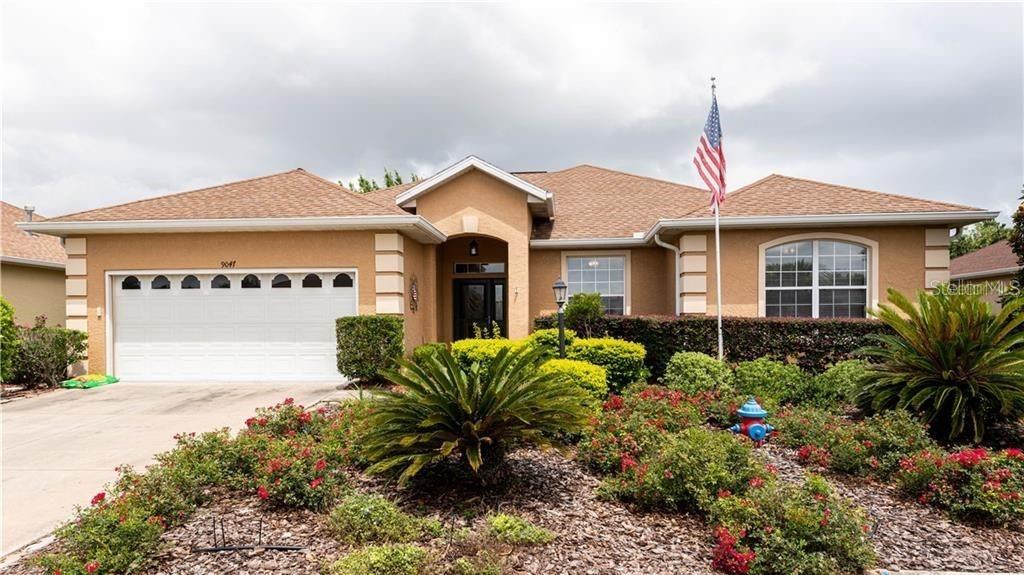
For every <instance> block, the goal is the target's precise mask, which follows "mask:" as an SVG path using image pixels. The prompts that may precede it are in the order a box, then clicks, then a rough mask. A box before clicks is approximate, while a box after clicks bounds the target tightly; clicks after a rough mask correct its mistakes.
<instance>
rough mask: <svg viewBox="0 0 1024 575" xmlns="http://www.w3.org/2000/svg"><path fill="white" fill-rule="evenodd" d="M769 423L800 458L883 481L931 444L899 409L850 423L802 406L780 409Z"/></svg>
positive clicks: (779, 437)
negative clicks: (904, 461)
mask: <svg viewBox="0 0 1024 575" xmlns="http://www.w3.org/2000/svg"><path fill="white" fill-rule="evenodd" d="M773 421H774V423H775V425H776V427H777V428H778V434H777V436H776V441H778V442H779V443H780V444H782V445H786V446H788V447H792V448H794V449H799V451H798V452H797V456H798V457H799V458H800V459H801V460H803V461H804V462H807V463H811V464H815V465H819V466H823V467H829V468H831V469H834V470H836V471H839V472H842V473H847V474H851V475H873V476H876V477H879V478H881V479H887V478H888V477H889V476H891V475H892V474H893V473H894V472H895V471H896V470H897V469H898V467H899V462H900V461H901V460H902V459H904V458H905V457H907V456H908V455H910V454H912V453H915V452H917V451H919V450H921V449H926V448H929V447H931V446H932V445H934V443H933V442H932V440H931V439H930V438H929V436H928V432H927V428H926V427H925V426H923V425H921V423H920V422H918V421H917V420H916V419H915V418H913V417H912V416H911V415H910V414H909V413H907V412H905V411H902V410H897V411H890V412H885V413H881V414H878V415H875V416H872V417H870V418H868V419H865V420H863V421H856V422H855V421H850V420H849V419H846V418H843V417H841V416H838V415H835V414H834V413H831V412H829V411H828V410H823V409H819V408H806V407H801V408H794V409H789V410H784V411H782V412H780V413H779V414H778V416H777V417H775V418H773Z"/></svg>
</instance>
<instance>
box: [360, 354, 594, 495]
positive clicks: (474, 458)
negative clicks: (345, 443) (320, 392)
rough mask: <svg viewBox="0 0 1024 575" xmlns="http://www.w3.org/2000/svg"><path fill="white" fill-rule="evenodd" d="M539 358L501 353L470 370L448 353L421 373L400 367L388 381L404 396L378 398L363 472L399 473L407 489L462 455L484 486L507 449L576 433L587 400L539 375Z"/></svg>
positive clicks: (416, 368) (575, 390)
mask: <svg viewBox="0 0 1024 575" xmlns="http://www.w3.org/2000/svg"><path fill="white" fill-rule="evenodd" d="M541 359H542V353H541V352H540V351H539V350H529V349H519V350H516V351H512V352H509V351H507V350H502V351H501V352H499V353H498V355H497V356H496V357H495V358H494V361H492V362H491V363H490V365H489V366H488V367H487V368H486V369H483V368H481V366H480V365H479V364H474V365H473V366H472V367H471V368H470V369H469V370H468V371H466V370H463V369H462V368H461V367H459V365H458V363H457V362H456V360H455V358H454V357H453V356H452V354H451V353H448V352H447V351H442V352H440V353H438V354H437V355H436V356H435V357H434V360H432V361H431V362H429V364H428V365H426V366H419V365H416V364H414V363H411V362H408V361H404V360H400V364H401V367H402V369H401V371H400V372H392V373H389V374H388V375H387V377H388V379H389V380H390V381H391V382H392V383H394V384H395V385H396V386H398V387H400V388H401V391H400V392H382V393H381V394H379V399H377V400H376V401H375V403H374V411H373V413H372V414H371V415H370V418H369V419H370V429H369V432H368V433H367V435H366V437H365V439H364V442H363V448H364V453H365V454H366V455H367V456H368V458H369V459H370V460H371V461H374V462H375V463H374V464H373V465H372V466H371V467H370V468H369V469H368V471H369V472H371V473H380V472H388V471H399V472H401V475H400V477H399V480H400V481H403V482H404V481H407V480H408V479H409V478H411V477H412V476H414V475H415V474H416V473H417V472H419V470H420V469H422V468H423V467H424V466H425V465H428V464H431V463H435V462H439V461H442V460H445V459H447V458H448V457H450V456H459V457H461V458H462V460H463V461H464V462H465V463H466V464H468V465H469V467H470V468H471V469H472V471H473V473H475V474H476V475H477V476H478V477H479V478H481V479H482V480H483V481H484V482H485V483H486V482H487V481H488V478H487V476H488V475H489V474H488V473H487V472H486V471H490V470H492V469H494V468H495V467H497V466H498V465H500V464H501V462H502V460H503V456H504V453H505V451H506V450H507V448H508V447H509V446H510V445H511V444H513V443H516V442H523V441H525V442H532V443H534V444H538V445H541V446H545V445H550V444H551V441H552V440H551V439H550V437H551V436H552V435H555V434H559V433H578V432H579V431H580V430H581V428H582V426H583V424H584V423H585V421H586V417H587V408H586V407H585V403H586V401H587V396H586V394H585V393H584V392H583V391H582V390H580V389H578V388H576V387H573V386H566V385H564V383H563V382H562V381H561V380H560V379H559V378H558V377H556V376H555V375H554V374H552V373H545V372H543V371H541V370H540V368H539V363H540V361H541ZM485 463H486V464H487V468H486V470H485V469H484V465H485Z"/></svg>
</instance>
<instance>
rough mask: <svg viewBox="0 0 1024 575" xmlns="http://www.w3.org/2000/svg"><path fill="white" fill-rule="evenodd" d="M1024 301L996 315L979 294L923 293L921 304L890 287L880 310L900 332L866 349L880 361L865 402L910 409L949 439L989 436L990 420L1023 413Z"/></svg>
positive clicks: (862, 397)
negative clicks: (1019, 310) (1023, 328)
mask: <svg viewBox="0 0 1024 575" xmlns="http://www.w3.org/2000/svg"><path fill="white" fill-rule="evenodd" d="M1022 305H1024V298H1018V299H1017V300H1014V301H1011V302H1009V303H1008V304H1007V305H1006V307H1004V308H1003V310H1002V312H1000V314H999V315H998V316H996V315H993V314H992V313H991V312H990V311H989V307H988V304H987V303H985V302H983V301H981V300H980V299H979V298H978V297H977V296H968V295H958V294H950V293H947V291H946V290H937V291H936V293H935V294H928V293H926V292H921V294H920V295H919V296H918V300H917V304H916V305H915V304H914V303H912V302H911V301H910V300H909V299H907V298H906V296H904V295H903V294H901V293H899V292H898V291H896V290H893V289H890V290H889V303H888V304H881V305H879V308H880V309H879V311H878V312H877V315H878V317H879V318H880V319H881V320H882V321H884V322H885V323H886V324H888V325H889V326H890V327H891V328H892V330H893V332H895V333H893V334H882V335H876V336H875V337H873V338H872V339H873V341H874V344H875V345H873V346H869V347H867V348H865V349H864V350H863V351H864V354H865V355H866V356H868V357H869V358H871V359H873V360H875V361H876V362H877V363H874V364H872V367H871V369H870V370H869V371H868V373H867V375H866V376H865V378H864V383H863V386H862V388H861V390H860V393H859V394H858V403H860V405H861V406H862V407H864V408H867V409H871V410H873V411H885V410H888V409H906V410H910V411H912V412H914V413H917V414H918V415H919V416H920V417H921V418H922V420H924V421H925V422H926V423H928V424H930V426H931V429H932V431H933V432H935V433H936V434H938V435H939V436H940V437H942V438H945V439H950V440H956V439H967V440H973V441H974V442H979V441H981V439H982V438H983V437H984V435H985V426H986V423H988V422H992V421H1001V420H1009V419H1012V418H1016V417H1017V416H1018V415H1019V414H1020V411H1021V406H1024V371H1022V366H1024V330H1016V328H1017V327H1018V326H1020V325H1021V324H1022V322H1024V314H1016V311H1017V310H1018V309H1020V307H1021V306H1022ZM1015 314H1016V317H1014V315H1015Z"/></svg>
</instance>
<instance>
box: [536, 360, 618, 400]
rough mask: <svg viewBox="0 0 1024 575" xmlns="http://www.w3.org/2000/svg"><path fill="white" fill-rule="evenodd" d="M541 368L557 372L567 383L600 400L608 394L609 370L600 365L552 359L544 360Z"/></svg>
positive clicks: (548, 371)
mask: <svg viewBox="0 0 1024 575" xmlns="http://www.w3.org/2000/svg"><path fill="white" fill-rule="evenodd" d="M540 370H541V371H542V372H544V373H554V374H557V375H558V377H560V378H562V379H563V380H565V382H566V383H567V384H569V385H575V386H576V387H578V388H580V389H582V390H584V391H586V392H587V393H588V394H590V395H591V396H592V397H593V398H594V399H595V400H598V401H599V402H600V401H603V400H604V398H605V397H606V396H607V395H608V370H606V369H605V368H603V367H601V366H599V365H594V364H592V363H588V362H586V361H579V360H575V359H551V360H548V361H546V362H544V364H543V365H541V366H540ZM598 406H600V403H598Z"/></svg>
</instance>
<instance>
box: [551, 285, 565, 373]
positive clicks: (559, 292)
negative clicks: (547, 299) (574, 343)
mask: <svg viewBox="0 0 1024 575" xmlns="http://www.w3.org/2000/svg"><path fill="white" fill-rule="evenodd" d="M551 289H552V291H554V292H555V303H556V304H558V357H560V358H562V359H565V294H566V292H567V291H569V286H567V285H565V282H564V281H562V278H558V279H556V280H555V284H554V285H553V286H551Z"/></svg>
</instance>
